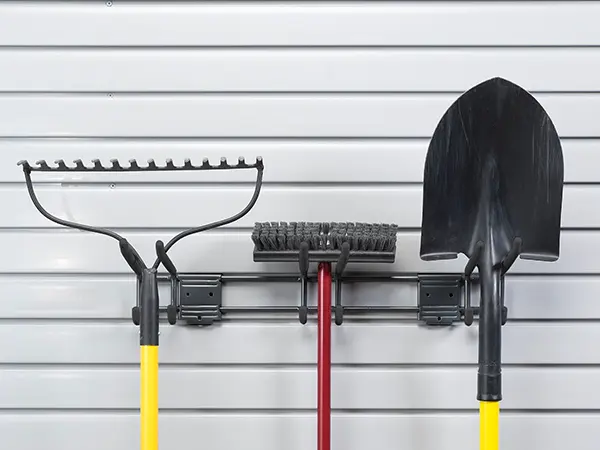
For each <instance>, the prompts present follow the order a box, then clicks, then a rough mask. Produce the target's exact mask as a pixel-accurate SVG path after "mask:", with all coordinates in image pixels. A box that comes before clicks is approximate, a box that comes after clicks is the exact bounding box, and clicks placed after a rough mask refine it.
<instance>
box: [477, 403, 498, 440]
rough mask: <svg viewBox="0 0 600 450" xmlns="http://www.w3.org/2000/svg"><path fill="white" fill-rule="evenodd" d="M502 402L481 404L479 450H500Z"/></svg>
mask: <svg viewBox="0 0 600 450" xmlns="http://www.w3.org/2000/svg"><path fill="white" fill-rule="evenodd" d="M499 415H500V402H479V433H480V434H479V448H480V450H498V446H499V440H500V439H499V435H498V422H499Z"/></svg>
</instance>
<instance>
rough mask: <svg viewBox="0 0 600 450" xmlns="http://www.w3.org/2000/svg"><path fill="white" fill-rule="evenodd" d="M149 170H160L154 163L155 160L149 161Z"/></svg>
mask: <svg viewBox="0 0 600 450" xmlns="http://www.w3.org/2000/svg"><path fill="white" fill-rule="evenodd" d="M148 169H150V170H158V166H157V165H156V163H155V162H154V160H153V159H149V160H148Z"/></svg>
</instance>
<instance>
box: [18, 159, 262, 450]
mask: <svg viewBox="0 0 600 450" xmlns="http://www.w3.org/2000/svg"><path fill="white" fill-rule="evenodd" d="M55 164H56V166H55V167H51V166H50V165H49V164H48V163H47V162H46V161H44V160H41V161H37V162H36V164H35V165H31V164H29V162H27V161H26V160H22V161H19V162H18V165H20V166H22V168H23V173H24V175H25V182H26V184H27V191H28V192H29V197H30V198H31V201H32V202H33V204H34V205H35V207H36V208H37V210H38V211H39V212H40V213H41V214H42V215H43V216H44V217H46V218H47V219H48V220H51V221H52V222H55V223H57V224H59V225H63V226H66V227H70V228H75V229H78V230H82V231H89V232H92V233H98V234H102V235H105V236H109V237H111V238H113V239H115V240H117V242H118V243H119V249H120V251H121V254H122V255H123V257H124V258H125V261H127V264H128V265H129V267H130V268H131V269H132V270H133V272H134V273H135V275H136V277H137V282H138V286H137V287H138V295H137V296H136V297H137V298H136V305H135V306H134V307H133V309H132V318H133V322H134V323H135V324H136V325H139V327H140V372H141V378H140V384H141V398H140V406H141V408H140V420H141V434H140V446H141V449H142V450H158V344H159V343H158V336H159V332H158V328H159V314H160V307H159V299H158V268H159V266H160V264H161V263H162V264H163V265H164V266H165V268H166V269H167V271H168V272H169V273H170V274H171V276H172V277H173V278H174V279H177V278H178V274H177V269H176V268H175V265H174V264H173V261H171V259H170V258H169V256H168V255H167V252H168V251H169V249H171V248H172V247H173V245H175V244H176V243H177V242H178V241H180V240H181V239H183V238H184V237H186V236H190V235H192V234H195V233H199V232H202V231H206V230H210V229H213V228H217V227H220V226H223V225H226V224H229V223H232V222H235V221H236V220H238V219H240V218H242V217H243V216H245V215H246V214H247V213H248V212H249V211H250V210H251V209H252V207H253V206H254V204H255V203H256V201H257V200H258V197H259V195H260V190H261V186H262V178H263V170H264V165H263V161H262V158H261V157H257V158H256V162H255V163H253V164H248V163H246V161H245V160H244V158H242V157H240V158H239V159H238V163H237V164H235V165H230V164H229V163H228V162H227V159H226V158H221V161H220V164H218V165H215V166H213V165H211V164H210V163H209V160H208V159H207V158H205V159H204V160H203V162H202V165H200V166H194V165H193V164H192V162H191V161H190V160H189V159H186V160H185V161H184V164H183V166H176V165H175V164H174V163H173V161H172V160H171V159H168V160H167V161H166V164H165V165H164V166H157V165H156V163H155V162H154V160H152V159H150V160H148V165H147V166H140V165H139V164H138V163H137V161H136V160H135V159H132V160H130V161H129V166H128V167H127V166H122V165H121V164H120V163H119V161H118V160H116V159H112V160H111V166H110V167H104V166H103V165H102V163H101V162H100V160H99V159H94V160H92V164H93V166H92V167H87V166H86V165H85V164H84V163H83V162H82V160H80V159H78V160H75V161H74V164H75V166H74V167H69V166H67V165H66V164H65V162H64V160H62V159H61V160H58V161H55ZM231 169H256V171H257V175H256V184H255V188H254V194H253V195H252V198H251V199H250V201H249V203H248V204H247V205H246V207H245V208H244V209H242V210H241V211H240V212H239V213H237V214H235V215H233V216H231V217H229V218H227V219H223V220H219V221H216V222H212V223H209V224H205V225H202V226H198V227H194V228H190V229H188V230H185V231H182V232H180V233H179V234H177V235H176V236H174V237H173V238H171V240H169V241H168V242H167V244H164V243H163V242H162V241H160V240H158V241H157V242H156V259H155V261H154V263H153V264H152V266H150V267H148V266H147V265H146V264H145V263H144V261H143V259H142V257H141V256H140V255H139V253H138V252H137V251H136V249H135V248H134V247H133V245H131V243H129V242H128V241H127V239H125V238H124V237H123V236H121V235H120V234H118V233H116V232H114V231H112V230H109V229H107V228H100V227H94V226H91V225H85V224H80V223H76V222H72V221H68V220H65V219H61V218H58V217H56V216H54V215H52V214H51V213H49V212H48V211H47V210H46V209H44V207H43V206H42V205H41V204H40V202H39V200H38V198H37V196H36V194H35V190H34V187H33V182H32V179H31V174H32V172H142V171H155V172H156V171H159V172H168V171H183V170H198V171H203V170H204V171H206V170H231ZM176 315H177V306H176V305H175V304H174V298H172V299H171V304H170V305H169V306H168V307H167V317H168V320H169V323H171V324H174V323H175V321H176Z"/></svg>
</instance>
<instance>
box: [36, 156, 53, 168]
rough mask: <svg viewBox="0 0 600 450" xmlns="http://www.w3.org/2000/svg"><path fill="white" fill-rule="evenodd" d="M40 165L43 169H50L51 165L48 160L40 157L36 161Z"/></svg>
mask: <svg viewBox="0 0 600 450" xmlns="http://www.w3.org/2000/svg"><path fill="white" fill-rule="evenodd" d="M35 163H36V164H37V165H38V166H40V169H42V170H50V166H49V165H48V163H47V162H46V160H45V159H40V160H39V161H36V162H35Z"/></svg>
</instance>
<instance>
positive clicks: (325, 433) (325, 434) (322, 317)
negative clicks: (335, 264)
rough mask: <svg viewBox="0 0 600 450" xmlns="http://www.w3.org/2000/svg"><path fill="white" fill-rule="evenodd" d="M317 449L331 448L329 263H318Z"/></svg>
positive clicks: (325, 449)
mask: <svg viewBox="0 0 600 450" xmlns="http://www.w3.org/2000/svg"><path fill="white" fill-rule="evenodd" d="M318 278H319V304H318V315H319V330H318V341H319V344H318V360H317V372H318V387H317V390H318V392H317V449H318V450H329V449H330V448H331V263H327V262H322V263H319V277H318Z"/></svg>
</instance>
